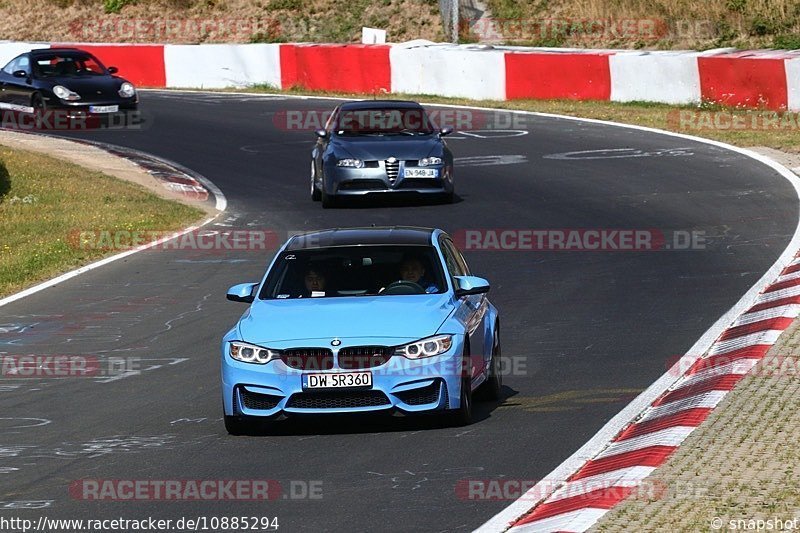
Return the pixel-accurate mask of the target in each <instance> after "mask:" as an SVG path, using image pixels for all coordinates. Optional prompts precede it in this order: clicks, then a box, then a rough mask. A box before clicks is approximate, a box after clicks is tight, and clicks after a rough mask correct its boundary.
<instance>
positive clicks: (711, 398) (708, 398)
mask: <svg viewBox="0 0 800 533" xmlns="http://www.w3.org/2000/svg"><path fill="white" fill-rule="evenodd" d="M726 393H727V391H719V390H715V391H711V392H707V393H705V394H698V395H697V396H692V397H691V398H686V399H685V400H678V401H675V402H671V403H667V404H664V405H659V406H658V407H651V408H650V409H649V410H648V411H646V412H645V414H644V416H643V417H642V420H651V419H653V418H660V417H662V416H667V415H671V414H674V413H677V412H679V411H684V410H686V409H693V408H696V407H703V408H706V407H707V408H709V409H713V408H715V407H716V406H717V404H718V403H719V402H721V401H722V398H724V397H725V394H726Z"/></svg>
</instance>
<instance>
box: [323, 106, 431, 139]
mask: <svg viewBox="0 0 800 533" xmlns="http://www.w3.org/2000/svg"><path fill="white" fill-rule="evenodd" d="M336 133H337V134H339V135H402V134H405V135H431V134H432V133H434V129H433V125H432V124H431V119H430V117H429V116H428V114H427V113H426V112H425V110H424V109H423V108H421V107H408V108H395V109H346V110H343V111H342V112H341V113H340V114H339V116H338V117H337V122H336Z"/></svg>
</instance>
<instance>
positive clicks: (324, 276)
mask: <svg viewBox="0 0 800 533" xmlns="http://www.w3.org/2000/svg"><path fill="white" fill-rule="evenodd" d="M446 290H447V284H446V283H445V281H444V277H443V272H442V268H441V263H440V262H439V260H438V255H437V253H436V250H435V249H434V248H433V247H432V246H406V245H404V246H390V245H385V246H341V247H331V248H318V249H310V250H299V251H287V252H284V253H283V254H282V255H281V256H280V257H278V259H277V260H276V262H275V264H274V265H273V267H272V269H271V270H270V273H269V276H268V277H267V283H265V284H264V288H263V289H262V291H261V294H260V295H259V297H260V298H261V299H269V300H271V299H289V298H325V297H337V296H338V297H342V296H376V295H381V296H384V295H412V294H435V293H442V292H445V291H446Z"/></svg>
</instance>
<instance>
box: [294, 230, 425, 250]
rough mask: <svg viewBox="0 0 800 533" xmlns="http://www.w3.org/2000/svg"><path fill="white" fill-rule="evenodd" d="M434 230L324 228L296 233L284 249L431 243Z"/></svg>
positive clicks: (421, 244) (420, 244)
mask: <svg viewBox="0 0 800 533" xmlns="http://www.w3.org/2000/svg"><path fill="white" fill-rule="evenodd" d="M434 231H436V230H435V229H433V228H417V227H413V226H391V227H387V226H382V227H369V228H336V229H326V230H320V231H312V232H309V233H304V234H302V235H296V236H295V237H293V238H292V240H291V241H290V242H289V244H288V245H287V246H286V250H303V249H309V248H329V247H331V246H358V245H381V244H399V245H417V246H424V245H429V244H431V235H433V232H434Z"/></svg>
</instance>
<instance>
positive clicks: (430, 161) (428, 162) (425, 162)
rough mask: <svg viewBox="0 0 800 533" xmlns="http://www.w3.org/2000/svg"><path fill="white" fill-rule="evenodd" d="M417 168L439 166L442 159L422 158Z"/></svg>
mask: <svg viewBox="0 0 800 533" xmlns="http://www.w3.org/2000/svg"><path fill="white" fill-rule="evenodd" d="M418 164H419V166H421V167H427V166H429V165H441V164H442V158H441V157H423V158H422V159H420V160H419V163H418Z"/></svg>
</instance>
